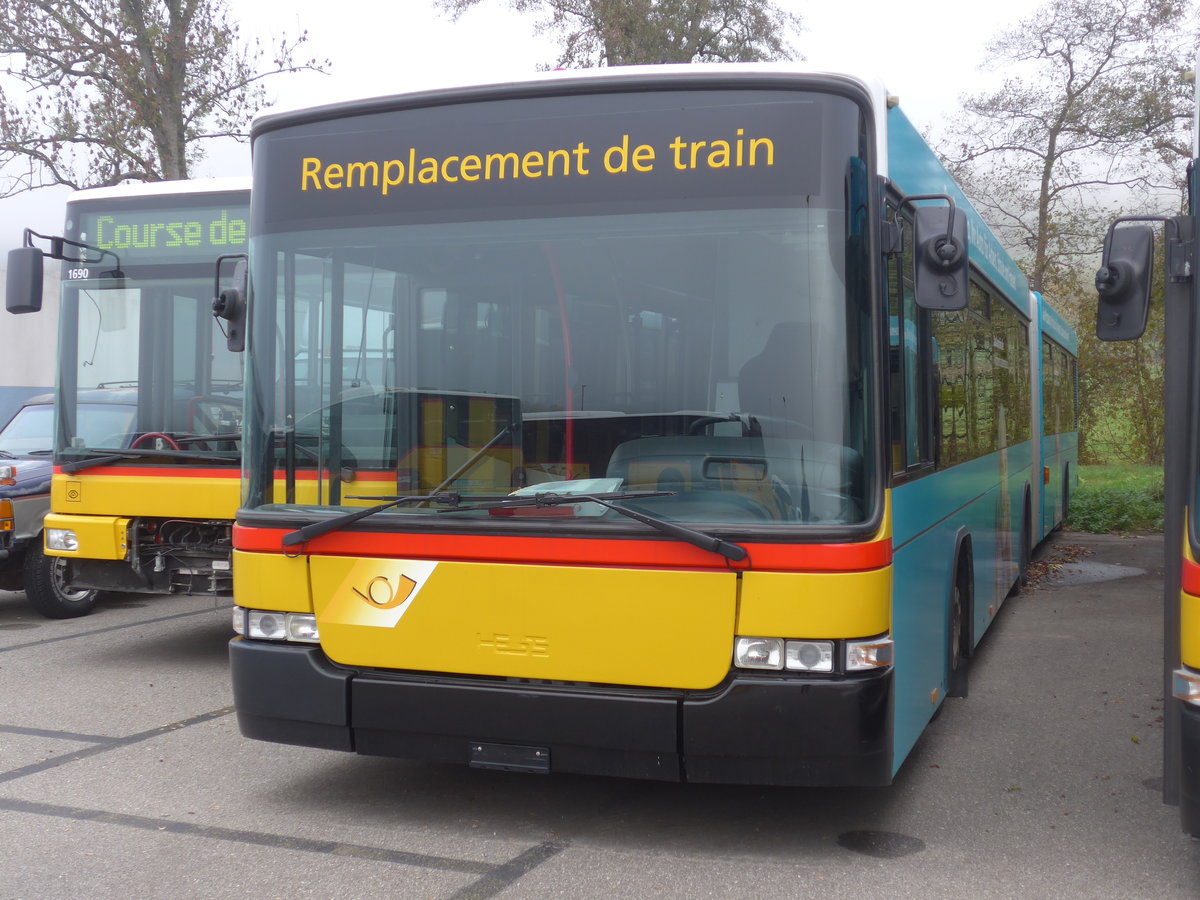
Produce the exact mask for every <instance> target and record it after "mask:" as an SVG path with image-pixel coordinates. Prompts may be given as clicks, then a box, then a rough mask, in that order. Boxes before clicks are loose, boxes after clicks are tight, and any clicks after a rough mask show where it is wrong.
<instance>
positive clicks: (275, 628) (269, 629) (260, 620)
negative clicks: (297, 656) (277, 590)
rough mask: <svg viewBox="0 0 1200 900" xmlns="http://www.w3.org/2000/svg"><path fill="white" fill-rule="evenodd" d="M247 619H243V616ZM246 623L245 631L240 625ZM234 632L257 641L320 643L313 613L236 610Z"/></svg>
mask: <svg viewBox="0 0 1200 900" xmlns="http://www.w3.org/2000/svg"><path fill="white" fill-rule="evenodd" d="M243 613H244V614H245V618H244V619H242V614H243ZM242 622H244V625H243V626H242V627H244V629H245V630H244V631H239V625H241V623H242ZM233 623H234V624H233V630H234V631H236V632H237V633H238V634H244V635H245V636H246V637H248V638H253V639H254V640H256V641H292V642H295V643H300V644H317V643H320V640H321V636H320V634H319V633H318V631H317V617H316V616H314V615H313V614H312V613H290V612H289V613H285V612H278V611H276V610H273V609H249V610H244V609H241V608H240V607H237V608H235V609H234V613H233Z"/></svg>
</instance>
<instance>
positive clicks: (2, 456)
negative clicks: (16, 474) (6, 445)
mask: <svg viewBox="0 0 1200 900" xmlns="http://www.w3.org/2000/svg"><path fill="white" fill-rule="evenodd" d="M16 458H17V456H16V454H15V453H9V452H8V451H7V450H0V459H16Z"/></svg>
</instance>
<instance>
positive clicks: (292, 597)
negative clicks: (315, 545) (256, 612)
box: [233, 550, 312, 613]
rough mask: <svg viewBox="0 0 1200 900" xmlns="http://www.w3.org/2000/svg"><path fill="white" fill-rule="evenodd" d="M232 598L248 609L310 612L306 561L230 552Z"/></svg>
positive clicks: (278, 556)
mask: <svg viewBox="0 0 1200 900" xmlns="http://www.w3.org/2000/svg"><path fill="white" fill-rule="evenodd" d="M233 596H234V599H235V602H236V603H237V604H238V606H245V607H249V608H250V609H272V610H276V611H278V612H299V613H308V612H312V597H311V595H310V594H309V590H308V557H307V556H284V555H283V554H281V553H247V552H246V551H245V550H234V551H233Z"/></svg>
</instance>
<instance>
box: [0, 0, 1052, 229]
mask: <svg viewBox="0 0 1200 900" xmlns="http://www.w3.org/2000/svg"><path fill="white" fill-rule="evenodd" d="M229 2H230V6H231V9H232V10H233V13H234V16H235V18H237V20H238V21H239V22H241V23H242V28H243V33H244V35H245V36H260V37H261V38H262V39H263V40H264V41H266V42H267V43H268V46H269V44H270V41H271V40H272V38H271V36H272V35H277V34H279V33H281V32H284V33H289V34H295V33H297V32H299V31H300V30H303V29H307V30H308V32H309V43H308V44H306V45H305V47H304V48H301V53H302V54H304V55H312V56H316V57H321V58H328V59H330V60H331V61H332V64H331V66H330V74H329V75H320V74H315V73H305V74H301V75H295V76H281V77H278V78H275V79H272V80H269V81H268V82H267V85H268V89H269V91H270V92H271V94H272V95H273V96H274V97H275V98H276V101H277V102H278V103H279V104H280V105H281V106H287V107H294V106H306V105H310V104H318V103H325V102H330V101H333V100H340V99H347V98H351V97H365V96H378V95H381V94H389V93H399V92H403V91H408V90H416V89H421V88H429V87H438V86H442V85H447V84H466V83H471V82H481V81H496V80H506V79H510V78H519V77H522V76H525V75H528V74H530V73H531V72H533V71H534V70H535V69H536V68H537V67H538V65H540V64H546V63H551V62H553V61H554V59H555V57H556V47H555V45H554V43H553V41H552V40H551V39H550V38H548V37H538V36H535V35H534V34H533V31H534V25H535V23H536V21H537V19H536V17H527V16H519V15H516V14H514V13H512V12H510V11H509V7H508V2H507V0H483V2H482V3H481V4H480V5H479V7H478V8H476V9H474V10H472V11H471V12H469V13H467V14H466V15H464V16H463V17H462V18H460V19H459V20H458V21H457V22H451V21H450V20H449V19H448V18H447V17H446V16H445V15H442V14H440V13H438V12H436V11H435V10H434V8H433V2H432V0H397V2H395V3H393V4H389V5H385V4H383V3H380V2H378V0H338V2H337V3H335V4H332V5H331V4H330V3H329V2H328V0H285V2H284V3H269V4H268V3H257V2H251V0H229ZM777 2H779V5H781V6H783V7H785V8H787V9H789V10H791V11H793V12H796V13H798V14H799V15H800V16H801V17H802V19H803V20H804V29H805V30H804V31H803V32H802V33H801V34H800V35H799V36H798V37H797V38H796V39H795V40H794V41H793V44H794V46H795V47H796V48H797V49H798V50H799V52H800V53H802V54H803V55H804V56H805V57H806V58H807V60H808V61H809V62H811V63H814V64H818V65H821V66H823V67H826V68H830V69H837V70H842V71H850V72H854V71H863V70H864V67H866V70H867V71H871V72H873V73H874V74H877V75H878V76H880V77H881V78H883V80H884V82H885V83H886V84H887V86H888V90H889V91H890V92H891V93H893V94H897V95H899V97H900V102H901V106H903V107H904V108H905V110H906V111H907V113H908V116H909V118H911V119H912V120H913V122H914V124H916V126H917V128H918V129H921V130H925V129H927V128H928V129H930V130H931V131H932V132H933V133H935V134H936V133H937V130H938V122H939V120H940V119H941V118H943V117H945V116H947V115H950V114H952V113H953V112H954V111H955V109H956V108H957V106H958V98H959V97H960V96H961V95H962V94H963V93H968V92H972V91H975V90H979V89H982V88H986V87H988V86H990V85H993V84H995V83H997V79H999V78H1000V77H1001V75H1002V73H986V72H981V71H979V69H978V65H979V62H980V61H981V59H982V55H983V50H984V46H985V45H986V43H987V42H988V41H989V40H990V39H991V38H992V37H994V36H995V35H996V34H997V33H998V32H999V31H1001V30H1004V29H1007V28H1009V27H1011V26H1013V25H1015V24H1016V23H1017V21H1018V20H1019V19H1021V18H1022V17H1024V16H1026V15H1028V14H1029V13H1030V12H1031V11H1033V10H1034V9H1036V8H1037V6H1038V5H1039V4H1038V2H1037V0H1008V2H1006V3H994V4H993V3H959V4H956V3H948V2H946V0H844V2H835V0H777ZM283 10H286V12H284V11H283ZM249 171H250V151H249V148H248V146H246V145H239V144H231V145H229V146H223V147H219V148H218V147H214V148H213V149H211V150H210V151H209V155H208V158H207V159H206V160H205V161H204V162H203V163H202V164H201V165H200V166H199V167H198V169H197V170H196V171H194V172H193V175H195V176H196V177H206V176H217V175H244V174H248V173H249ZM66 194H67V191H65V190H64V189H45V190H41V191H36V192H33V193H30V194H24V195H21V196H19V197H15V198H12V199H8V200H0V250H6V249H8V248H12V247H16V246H19V244H20V241H21V229H22V228H23V227H26V226H28V227H33V228H34V229H35V230H38V231H41V232H43V233H54V234H59V233H61V231H62V218H63V200H64V197H65V196H66Z"/></svg>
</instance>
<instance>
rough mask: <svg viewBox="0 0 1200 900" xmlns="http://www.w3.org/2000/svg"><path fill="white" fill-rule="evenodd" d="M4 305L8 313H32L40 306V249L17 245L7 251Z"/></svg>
mask: <svg viewBox="0 0 1200 900" xmlns="http://www.w3.org/2000/svg"><path fill="white" fill-rule="evenodd" d="M4 305H5V307H6V308H7V309H8V311H9V312H10V313H17V314H20V313H33V312H38V311H39V310H40V309H41V308H42V251H41V250H39V249H38V248H37V247H18V248H17V249H16V250H9V251H8V276H7V279H6V283H5V287H4Z"/></svg>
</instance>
